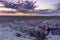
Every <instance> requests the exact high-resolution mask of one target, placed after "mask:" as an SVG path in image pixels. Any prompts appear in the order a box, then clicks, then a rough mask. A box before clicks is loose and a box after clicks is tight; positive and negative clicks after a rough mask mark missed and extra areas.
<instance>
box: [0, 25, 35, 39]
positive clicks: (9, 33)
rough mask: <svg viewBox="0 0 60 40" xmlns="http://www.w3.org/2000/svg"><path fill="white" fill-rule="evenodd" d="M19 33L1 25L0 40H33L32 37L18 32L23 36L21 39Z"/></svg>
mask: <svg viewBox="0 0 60 40" xmlns="http://www.w3.org/2000/svg"><path fill="white" fill-rule="evenodd" d="M16 33H17V31H15V30H13V29H11V28H9V27H1V25H0V40H33V39H34V38H33V37H30V36H28V35H24V34H23V33H21V32H18V33H20V34H21V36H20V37H17V36H16Z"/></svg>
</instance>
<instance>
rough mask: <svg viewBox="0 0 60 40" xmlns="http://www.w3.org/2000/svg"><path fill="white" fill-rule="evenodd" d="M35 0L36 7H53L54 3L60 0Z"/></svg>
mask: <svg viewBox="0 0 60 40" xmlns="http://www.w3.org/2000/svg"><path fill="white" fill-rule="evenodd" d="M34 1H37V3H36V5H37V6H38V7H37V9H54V6H53V5H54V4H57V3H59V1H60V0H34Z"/></svg>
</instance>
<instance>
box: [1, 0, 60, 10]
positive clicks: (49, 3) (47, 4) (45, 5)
mask: <svg viewBox="0 0 60 40" xmlns="http://www.w3.org/2000/svg"><path fill="white" fill-rule="evenodd" d="M32 1H37V2H36V4H35V5H36V6H37V7H36V9H54V6H53V5H54V4H56V3H59V1H60V0H32ZM0 6H1V4H0Z"/></svg>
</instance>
